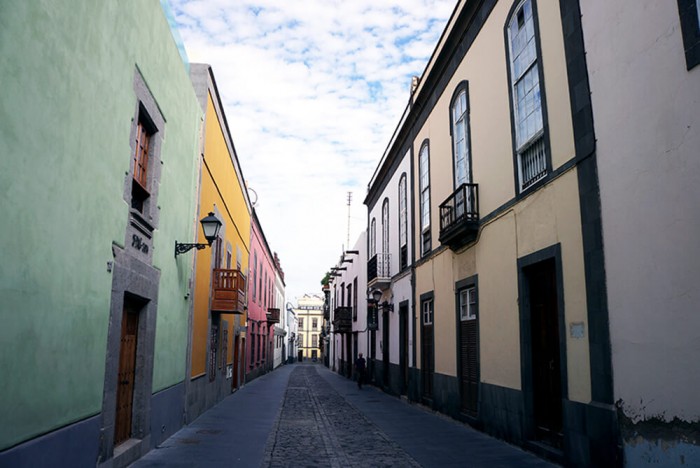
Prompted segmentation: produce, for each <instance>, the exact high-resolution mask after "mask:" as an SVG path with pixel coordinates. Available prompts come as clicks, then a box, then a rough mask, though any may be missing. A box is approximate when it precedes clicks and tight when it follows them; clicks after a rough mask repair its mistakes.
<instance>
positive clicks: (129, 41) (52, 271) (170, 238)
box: [0, 0, 201, 450]
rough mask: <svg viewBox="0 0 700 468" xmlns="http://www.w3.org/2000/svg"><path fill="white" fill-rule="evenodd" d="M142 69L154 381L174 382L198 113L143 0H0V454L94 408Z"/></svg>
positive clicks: (179, 375)
mask: <svg viewBox="0 0 700 468" xmlns="http://www.w3.org/2000/svg"><path fill="white" fill-rule="evenodd" d="M137 67H138V69H139V70H140V71H141V73H142V75H143V77H144V79H145V81H146V83H147V84H148V86H149V89H150V91H151V93H152V94H153V96H154V97H155V99H156V101H157V103H158V105H159V107H160V109H161V112H162V114H163V116H164V117H165V120H166V124H165V133H164V135H165V136H164V141H163V149H162V154H161V156H162V163H163V170H162V176H161V185H160V191H159V198H158V205H159V206H160V207H161V210H160V223H159V226H158V229H157V230H156V232H155V235H154V266H155V267H156V268H158V269H159V270H160V271H161V285H160V289H159V299H158V300H159V309H158V319H157V330H156V344H155V348H156V352H155V361H154V384H153V386H154V389H159V388H165V387H168V386H171V385H173V384H175V383H177V382H180V381H182V380H183V379H184V375H185V362H186V361H185V359H186V351H185V349H186V345H187V311H188V308H189V303H188V300H186V299H185V294H186V292H187V288H188V283H189V278H190V274H191V270H190V267H191V255H190V256H189V257H188V258H184V259H178V260H177V261H176V260H175V259H174V258H173V253H172V248H173V244H174V241H175V239H177V240H179V241H187V240H189V239H191V238H192V237H193V232H194V227H193V221H194V218H195V214H194V213H195V199H196V197H195V187H196V184H195V181H196V173H197V164H198V156H197V152H198V150H197V144H198V138H199V136H198V132H199V125H200V121H201V110H200V108H199V106H198V104H197V101H196V98H195V95H194V92H193V91H192V89H191V85H190V81H189V78H188V75H187V73H186V70H185V67H184V65H183V63H182V60H181V58H180V55H179V53H178V50H177V47H176V45H175V42H174V41H173V39H172V36H171V33H170V29H169V27H168V24H167V22H166V20H165V17H164V15H163V13H162V10H161V7H160V4H159V2H158V1H157V0H149V1H139V0H130V1H120V2H95V1H92V0H84V1H80V2H77V1H74V2H56V1H53V0H44V1H38V0H33V1H26V0H10V1H8V0H5V1H3V2H1V3H0V84H1V85H2V94H1V95H0V155H1V157H0V219H1V222H0V245H2V255H1V259H0V320H2V323H3V325H2V326H1V327H0V376H1V377H0V395H2V398H0V419H2V424H0V450H2V449H4V448H7V447H10V446H13V445H16V444H18V443H20V442H22V441H24V440H27V439H30V438H32V437H34V436H36V435H39V434H42V433H45V432H48V431H51V430H53V429H55V428H58V427H62V426H64V425H66V424H69V423H71V422H73V421H77V420H81V419H84V418H86V417H88V416H91V415H94V414H97V413H99V412H100V410H101V405H102V398H103V391H104V389H103V384H104V369H105V352H106V340H107V330H108V325H109V323H108V322H109V310H110V294H111V287H112V277H111V274H110V272H109V271H108V268H107V262H109V261H111V260H112V259H113V258H112V250H111V248H112V244H113V243H115V244H117V245H123V244H124V236H125V229H126V223H127V216H128V207H127V205H126V202H125V201H124V199H123V191H124V183H125V177H126V176H127V174H128V171H129V163H130V158H131V150H130V146H129V133H130V129H131V120H132V118H133V116H134V110H135V104H136V101H135V95H134V90H133V77H134V73H135V71H136V68H137Z"/></svg>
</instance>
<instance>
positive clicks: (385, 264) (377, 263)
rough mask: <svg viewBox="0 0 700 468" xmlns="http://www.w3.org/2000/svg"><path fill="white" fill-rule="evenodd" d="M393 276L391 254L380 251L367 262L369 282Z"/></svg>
mask: <svg viewBox="0 0 700 468" xmlns="http://www.w3.org/2000/svg"><path fill="white" fill-rule="evenodd" d="M377 278H379V279H388V278H391V254H388V253H378V254H376V255H375V256H374V257H372V258H370V259H369V261H368V262H367V282H370V281H372V280H374V279H377Z"/></svg>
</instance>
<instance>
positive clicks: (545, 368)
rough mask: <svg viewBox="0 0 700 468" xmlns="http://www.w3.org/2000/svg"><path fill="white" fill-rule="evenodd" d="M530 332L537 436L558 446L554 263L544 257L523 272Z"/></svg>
mask: <svg viewBox="0 0 700 468" xmlns="http://www.w3.org/2000/svg"><path fill="white" fill-rule="evenodd" d="M527 274H528V282H529V291H530V319H531V332H532V338H531V339H532V387H533V412H534V419H535V431H536V436H537V438H538V439H540V440H542V441H544V442H547V443H549V444H552V445H554V446H557V447H561V445H562V434H561V432H562V392H561V361H560V352H559V311H558V306H557V302H558V301H557V285H556V274H555V264H554V261H553V260H547V261H543V262H540V263H537V264H536V265H533V266H532V267H530V268H529V269H528V271H527Z"/></svg>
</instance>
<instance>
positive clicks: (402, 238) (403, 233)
mask: <svg viewBox="0 0 700 468" xmlns="http://www.w3.org/2000/svg"><path fill="white" fill-rule="evenodd" d="M407 244H408V196H407V191H406V174H401V178H400V179H399V254H400V256H401V258H400V263H399V268H400V269H401V270H403V269H404V268H406V267H407V266H408V246H407Z"/></svg>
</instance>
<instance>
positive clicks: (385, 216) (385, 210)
mask: <svg viewBox="0 0 700 468" xmlns="http://www.w3.org/2000/svg"><path fill="white" fill-rule="evenodd" d="M382 253H383V254H388V253H389V199H388V198H385V199H384V202H383V203H382Z"/></svg>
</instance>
